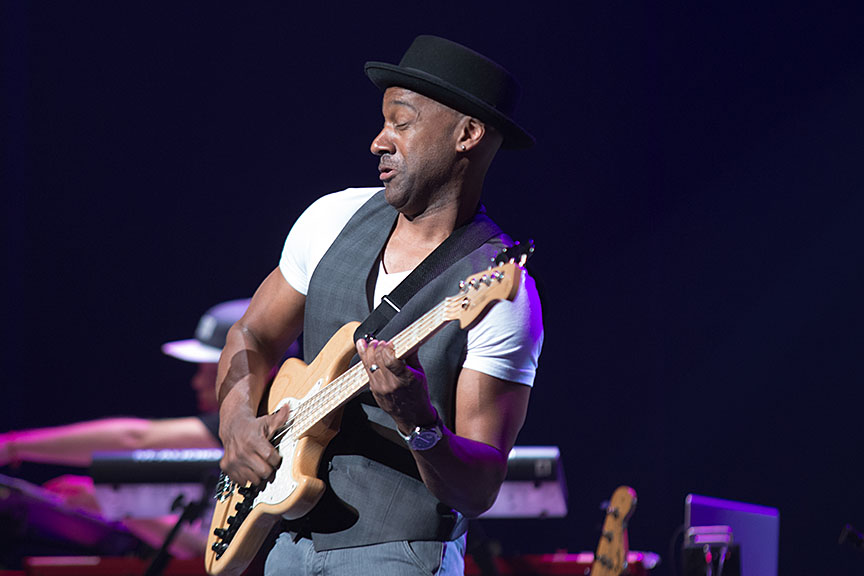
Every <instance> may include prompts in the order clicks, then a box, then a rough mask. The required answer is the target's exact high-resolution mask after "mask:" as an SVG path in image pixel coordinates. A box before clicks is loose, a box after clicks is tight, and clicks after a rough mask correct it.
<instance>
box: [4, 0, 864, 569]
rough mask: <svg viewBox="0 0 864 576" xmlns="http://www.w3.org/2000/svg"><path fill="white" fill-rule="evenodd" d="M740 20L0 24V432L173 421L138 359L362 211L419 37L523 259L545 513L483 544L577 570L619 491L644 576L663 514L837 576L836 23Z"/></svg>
mask: <svg viewBox="0 0 864 576" xmlns="http://www.w3.org/2000/svg"><path fill="white" fill-rule="evenodd" d="M773 4H774V3H772V5H771V6H751V5H749V4H748V3H743V2H740V3H738V2H732V3H728V2H723V3H710V4H709V3H685V2H664V3H635V2H634V3H628V2H592V3H565V2H561V3H551V2H550V3H547V2H532V3H521V4H514V5H512V6H511V5H508V4H506V3H500V2H494V3H491V2H486V3H476V2H458V3H457V2H436V3H431V2H430V3H423V4H422V5H421V4H420V3H417V5H414V4H413V3H412V4H408V3H405V4H401V5H400V4H389V5H388V4H372V3H364V5H363V6H362V7H356V8H345V7H342V6H339V5H337V4H336V3H326V2H325V3H318V4H317V5H316V7H314V8H313V7H310V6H304V7H302V8H300V7H298V5H297V4H296V3H287V2H286V3H277V2H273V3H255V4H254V5H251V6H247V5H243V6H242V7H241V5H239V4H231V5H229V4H225V5H222V4H218V3H216V4H214V3H193V2H170V3H169V2H150V3H128V2H122V3H117V2H76V3H71V2H30V3H24V2H14V1H13V2H5V3H3V4H2V14H0V17H2V26H3V29H2V62H3V66H4V70H3V77H4V78H3V87H2V94H3V103H4V110H3V112H4V114H3V119H2V121H0V122H2V126H3V134H4V147H3V149H2V154H3V161H2V167H3V180H2V187H3V198H4V199H5V200H4V204H5V206H7V210H8V211H7V212H6V214H5V217H4V227H5V232H4V250H3V254H4V258H5V262H4V281H3V284H4V286H5V288H6V289H7V300H6V302H7V304H6V305H5V306H4V307H3V325H4V330H3V331H4V333H5V334H4V337H5V340H6V345H5V346H4V347H3V355H4V360H3V366H4V369H3V376H2V378H3V387H4V394H3V402H2V403H0V417H2V428H3V429H18V428H24V427H29V426H35V425H50V424H55V423H64V422H72V421H76V420H80V419H83V418H91V417H98V416H104V415H114V414H135V415H142V416H176V415H185V414H189V413H191V412H192V411H193V410H194V403H193V396H192V393H191V391H190V390H189V388H188V386H187V384H186V382H187V381H188V378H189V377H190V376H191V374H192V372H193V370H194V367H193V366H191V365H186V364H183V363H181V362H178V361H177V360H174V359H172V358H169V357H166V356H163V355H162V354H161V353H160V351H159V345H160V344H161V343H162V342H165V341H167V340H172V339H179V338H187V337H190V336H191V334H192V332H193V330H194V328H195V325H196V323H197V320H198V317H199V316H200V314H201V313H202V312H203V311H204V310H205V309H206V308H207V307H209V306H210V305H212V304H214V303H216V302H219V301H222V300H226V299H230V298H239V297H245V296H248V295H250V294H251V292H252V291H253V290H254V288H255V287H256V286H257V284H258V283H259V282H260V281H261V280H262V279H263V278H264V276H265V275H266V274H267V273H268V272H269V271H270V270H271V269H272V268H273V267H274V266H275V265H276V263H277V261H278V257H279V253H280V249H281V244H282V241H283V239H284V236H285V234H286V233H287V231H288V229H289V227H290V225H291V223H292V221H293V220H294V219H295V218H296V217H297V216H298V214H299V213H300V211H301V210H302V209H303V208H304V207H305V206H306V205H307V204H308V203H309V202H311V201H312V200H313V199H315V198H316V197H318V196H320V195H322V194H324V193H327V192H330V191H334V190H338V189H341V188H344V187H348V186H366V185H376V183H377V171H376V161H375V160H374V158H373V157H372V156H371V155H370V154H369V152H368V146H369V143H370V142H371V139H372V138H373V137H374V135H375V133H376V132H377V130H378V128H379V125H380V123H381V120H380V94H379V93H378V92H377V90H376V89H375V88H374V87H373V86H372V84H371V83H370V82H369V81H368V80H367V79H366V78H365V76H364V75H363V63H364V62H365V61H366V60H384V61H389V62H396V61H398V59H399V58H400V57H401V54H402V52H403V51H404V49H405V48H406V47H407V46H408V44H409V43H410V41H411V39H412V38H413V37H414V36H415V35H416V34H418V33H435V34H440V35H444V36H447V37H449V38H451V39H454V40H457V41H460V42H463V43H465V44H467V45H469V46H471V47H473V48H475V49H477V50H479V51H481V52H485V53H487V54H489V55H492V56H493V57H494V58H496V59H497V60H499V61H500V62H501V63H502V64H503V65H505V66H506V67H507V68H509V69H510V70H511V71H512V72H513V73H514V74H515V75H516V76H517V77H518V78H519V79H520V80H521V82H522V84H523V87H524V91H523V98H522V107H521V110H520V114H519V120H520V122H521V124H523V125H524V126H525V127H526V128H528V129H529V131H531V132H532V133H533V134H534V135H535V136H536V137H537V141H538V144H537V146H536V147H535V148H533V149H532V150H530V151H525V152H502V153H501V154H500V157H499V159H498V161H497V163H496V165H495V166H494V168H493V171H492V173H491V174H490V177H489V179H488V181H487V189H486V196H485V201H486V203H487V205H488V208H489V211H490V213H491V215H492V216H493V217H494V218H496V219H497V220H498V221H499V223H501V224H502V226H504V228H505V229H508V230H509V231H510V232H511V234H512V235H513V236H515V237H517V238H527V237H531V238H534V240H535V242H536V244H537V253H536V256H535V257H534V259H533V268H534V272H535V274H536V275H537V276H538V277H539V278H540V279H541V281H542V282H543V285H544V306H545V325H546V342H545V346H544V350H543V354H542V357H541V366H540V370H539V372H538V375H537V381H536V387H535V392H534V394H533V397H532V405H531V408H530V413H529V419H528V422H527V424H526V426H525V428H524V430H523V433H522V436H521V437H520V441H519V443H520V444H523V445H530V444H539V445H558V446H560V448H561V452H562V456H563V461H564V464H565V467H566V475H567V480H568V485H569V494H570V513H569V515H568V517H567V518H566V519H554V520H553V519H550V520H525V521H506V522H505V521H488V522H487V524H486V528H487V531H488V532H489V534H490V535H491V536H492V537H493V538H495V539H498V540H499V541H500V542H501V544H502V547H503V551H504V553H506V554H516V553H520V552H553V551H556V550H559V549H567V550H570V551H579V550H593V549H594V548H595V547H596V545H597V540H598V537H599V527H600V524H601V522H602V512H601V511H600V510H599V504H600V502H601V501H602V500H604V499H607V498H608V497H609V496H610V495H611V493H612V491H613V490H614V488H615V487H616V486H618V485H620V484H628V485H630V486H632V487H633V488H634V489H635V490H636V491H637V492H638V494H639V505H638V509H637V510H636V513H635V515H634V517H633V519H632V521H631V524H630V543H631V547H632V548H633V549H635V550H650V551H654V552H657V553H659V554H661V556H663V557H664V563H663V564H661V565H660V566H659V567H658V568H657V569H656V571H655V572H656V573H657V574H659V575H664V574H666V575H671V574H672V569H671V566H672V560H671V558H669V557H668V553H667V550H668V546H669V544H670V541H671V540H672V539H673V538H674V536H675V533H676V529H677V528H678V527H679V526H680V524H681V523H682V521H683V514H684V510H683V501H684V497H685V495H686V494H687V493H690V492H694V493H699V494H706V495H710V496H715V497H719V498H726V499H732V500H741V501H745V502H753V503H758V504H763V505H767V506H774V507H777V508H779V509H780V511H781V519H782V522H781V526H782V527H781V548H780V563H781V573H783V574H817V573H819V574H853V573H854V574H860V573H861V569H862V564H864V556H862V555H861V554H860V553H858V552H857V551H855V550H853V549H849V548H844V547H841V546H839V545H838V543H837V538H838V535H839V533H840V529H841V527H842V526H843V525H844V524H845V523H847V522H851V523H853V524H855V525H857V526H858V527H859V528H864V502H862V496H861V494H862V476H861V472H862V466H861V453H862V441H861V427H862V425H861V418H860V413H861V406H862V399H864V394H862V390H861V389H862V383H864V379H862V375H864V374H862V369H861V360H862V345H864V337H862V307H861V305H860V300H859V299H860V294H861V293H862V290H864V274H862V245H864V243H862V232H861V222H862V216H864V199H862V184H864V177H862V174H861V170H862V153H864V113H862V102H864V52H862V50H864V48H862V46H864V43H862V40H861V24H862V19H861V17H860V14H859V13H858V12H859V11H858V9H857V8H855V7H854V5H855V4H856V3H854V2H849V3H847V4H846V5H844V4H842V3H838V4H834V3H824V2H823V3H815V2H814V3H812V4H802V3H794V2H793V3H776V5H773ZM3 472H4V473H15V474H17V475H19V476H23V477H25V478H29V479H32V480H34V481H41V480H43V479H44V477H45V476H46V475H48V474H49V473H51V474H53V473H55V471H54V470H49V469H46V468H45V467H40V466H37V465H25V466H24V467H23V468H21V469H19V470H17V471H10V470H8V469H6V470H3Z"/></svg>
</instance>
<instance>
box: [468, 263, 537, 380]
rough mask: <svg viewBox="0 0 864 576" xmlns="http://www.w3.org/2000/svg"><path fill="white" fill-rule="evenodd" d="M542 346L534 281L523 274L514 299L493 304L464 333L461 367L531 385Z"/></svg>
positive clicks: (526, 274)
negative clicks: (466, 342)
mask: <svg viewBox="0 0 864 576" xmlns="http://www.w3.org/2000/svg"><path fill="white" fill-rule="evenodd" d="M542 347H543V316H542V310H541V308H540V297H539V295H538V293H537V287H536V284H535V282H534V279H533V278H532V277H531V276H530V275H529V274H528V273H527V272H523V274H522V281H521V283H520V286H519V292H518V293H517V294H516V298H514V299H513V301H512V302H511V301H509V300H502V301H500V302H497V303H496V304H495V305H493V306H492V308H490V309H489V312H488V313H487V314H486V316H485V317H484V318H483V319H482V320H481V321H480V322H478V323H477V325H476V326H474V327H473V328H471V329H470V330H469V331H468V351H467V355H466V358H465V363H464V364H463V368H470V369H472V370H477V371H478V372H482V373H484V374H488V375H490V376H494V377H495V378H501V379H502V380H509V381H511V382H518V383H520V384H525V385H527V386H533V385H534V378H535V376H536V373H537V363H538V360H539V358H540V351H541V349H542Z"/></svg>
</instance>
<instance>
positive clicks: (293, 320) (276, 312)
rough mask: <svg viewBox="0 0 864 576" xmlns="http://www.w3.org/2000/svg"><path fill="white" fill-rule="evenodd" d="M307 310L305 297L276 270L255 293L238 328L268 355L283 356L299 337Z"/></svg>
mask: <svg viewBox="0 0 864 576" xmlns="http://www.w3.org/2000/svg"><path fill="white" fill-rule="evenodd" d="M305 306H306V296H305V295H303V294H301V293H300V292H298V291H297V290H295V289H294V287H293V286H291V284H289V283H288V281H287V280H285V277H284V276H283V275H282V273H281V272H280V270H279V269H278V268H276V269H275V270H273V271H272V272H271V273H270V274H269V275H268V276H267V278H265V279H264V281H263V282H262V283H261V286H259V287H258V290H256V291H255V294H254V296H253V297H252V301H251V302H250V303H249V308H248V309H247V310H246V313H245V314H244V315H243V317H242V318H241V319H240V321H239V322H238V327H239V328H240V329H241V330H243V331H244V332H247V335H249V336H251V337H253V338H255V339H256V340H257V341H258V343H259V344H261V345H263V346H265V347H266V348H267V349H268V352H276V353H278V354H281V353H283V352H284V351H285V350H286V349H287V348H288V346H290V345H291V343H292V342H294V341H295V340H296V339H297V337H298V336H300V332H301V331H302V330H303V312H304V308H305Z"/></svg>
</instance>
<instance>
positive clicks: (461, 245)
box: [354, 212, 502, 342]
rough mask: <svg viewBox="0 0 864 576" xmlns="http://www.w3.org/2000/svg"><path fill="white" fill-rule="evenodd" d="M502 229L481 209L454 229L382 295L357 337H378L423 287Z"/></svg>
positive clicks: (356, 334) (367, 338)
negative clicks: (394, 286)
mask: <svg viewBox="0 0 864 576" xmlns="http://www.w3.org/2000/svg"><path fill="white" fill-rule="evenodd" d="M501 233H502V232H501V228H499V227H498V225H497V224H495V223H494V222H493V221H492V220H491V219H490V218H489V217H488V216H486V214H484V213H483V212H478V213H477V214H476V215H475V216H474V218H473V219H472V220H471V221H470V222H468V223H466V224H464V225H462V226H460V227H459V228H457V229H456V230H454V231H453V233H452V234H450V236H449V237H447V239H446V240H444V242H442V243H441V244H440V245H439V246H438V247H437V248H436V249H435V250H433V251H432V253H431V254H429V256H427V257H426V258H425V259H424V260H423V261H422V262H421V263H420V264H418V265H417V267H416V268H414V270H413V271H412V272H411V273H410V274H409V275H408V276H407V277H406V278H405V279H404V280H402V282H400V283H399V285H398V286H397V287H396V288H395V289H394V290H393V291H392V292H391V293H390V294H388V295H387V296H384V297H382V298H381V303H380V304H379V305H378V306H377V307H376V308H375V309H374V310H373V311H372V313H371V314H370V315H369V316H368V317H367V318H366V320H364V321H363V323H362V324H360V326H358V327H357V330H355V331H354V341H355V342H356V341H357V340H359V339H360V338H364V339H366V340H371V339H372V338H374V337H375V334H377V333H378V332H379V331H380V330H381V329H382V328H383V327H384V326H386V325H387V323H388V322H390V320H392V319H393V317H394V316H396V314H397V313H398V312H399V310H401V309H402V307H403V306H404V305H405V303H406V302H408V300H410V299H411V297H412V296H414V294H416V293H417V291H418V290H419V289H420V288H421V287H423V286H425V285H426V284H428V283H429V282H430V281H431V280H433V279H434V278H436V277H438V276H439V275H440V274H441V273H442V272H444V270H446V269H447V268H448V267H449V266H451V265H452V264H453V263H455V262H456V261H458V260H459V259H460V258H463V257H465V256H467V255H468V254H470V253H471V252H473V251H474V250H476V249H477V248H479V247H480V246H482V245H483V244H484V243H486V241H488V240H489V239H490V238H494V237H495V236H498V235H499V234H501Z"/></svg>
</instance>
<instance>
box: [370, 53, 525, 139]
mask: <svg viewBox="0 0 864 576" xmlns="http://www.w3.org/2000/svg"><path fill="white" fill-rule="evenodd" d="M365 71H366V76H368V77H369V79H370V80H371V81H372V83H373V84H375V86H377V87H378V88H379V89H380V90H382V91H383V90H386V89H387V88H390V87H391V86H401V87H402V88H407V89H408V90H412V91H414V92H417V93H418V94H423V95H424V96H427V97H429V98H432V99H433V100H435V101H437V102H440V103H442V104H444V105H446V106H449V107H450V108H453V109H454V110H458V111H459V112H462V113H463V114H468V115H469V116H474V117H476V118H479V119H480V120H482V121H484V122H487V123H489V124H491V125H492V126H495V127H496V128H497V129H498V130H500V131H501V133H502V134H503V136H504V141H503V143H502V145H501V147H502V148H510V149H518V148H530V147H531V146H533V145H534V137H533V136H531V134H529V133H528V132H527V131H525V130H524V129H523V128H522V127H521V126H519V125H518V124H517V123H516V122H514V121H513V120H512V119H511V118H510V117H508V116H506V115H505V114H502V113H501V112H500V111H499V110H498V109H496V108H495V107H494V106H490V105H489V104H487V103H486V102H484V101H482V100H480V99H479V98H476V97H474V96H473V95H471V94H469V93H468V92H465V91H464V90H461V89H459V88H457V87H456V86H453V85H452V84H450V83H449V82H447V81H445V80H442V79H441V78H438V77H437V76H433V75H431V74H428V73H426V72H423V71H422V70H417V69H416V68H407V67H402V66H397V65H395V64H387V63H386V62H367V63H366V66H365Z"/></svg>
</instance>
